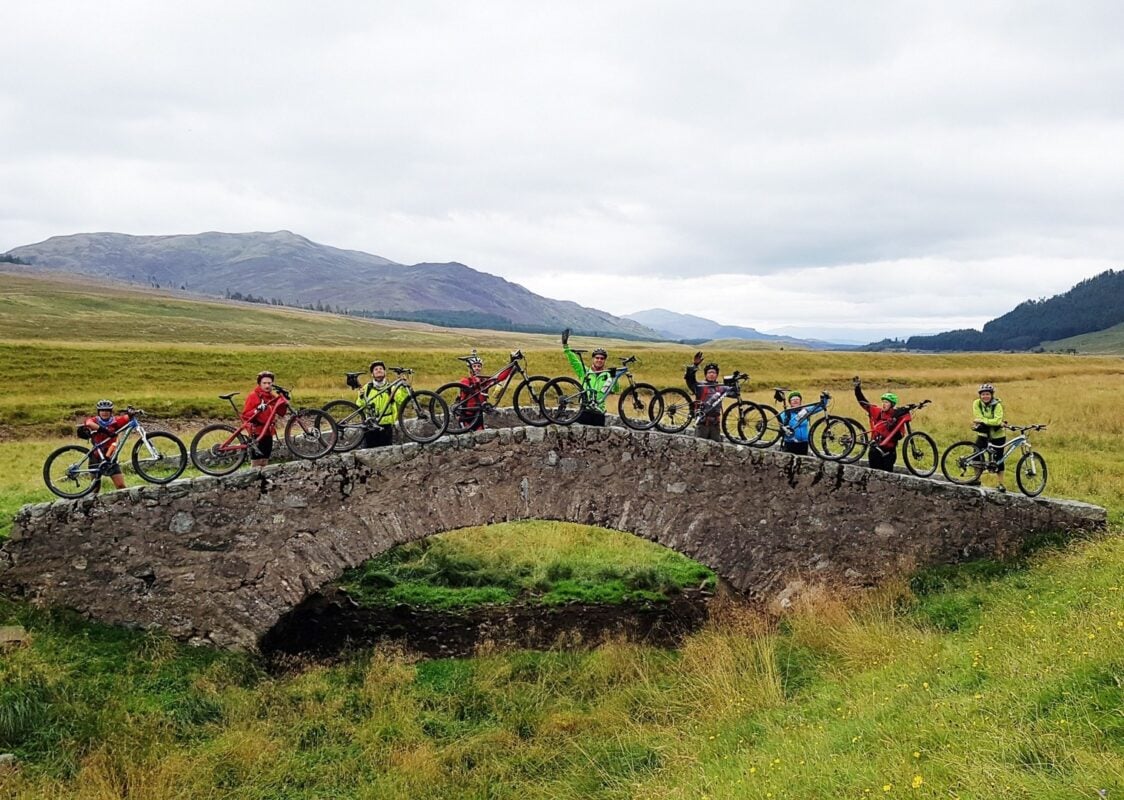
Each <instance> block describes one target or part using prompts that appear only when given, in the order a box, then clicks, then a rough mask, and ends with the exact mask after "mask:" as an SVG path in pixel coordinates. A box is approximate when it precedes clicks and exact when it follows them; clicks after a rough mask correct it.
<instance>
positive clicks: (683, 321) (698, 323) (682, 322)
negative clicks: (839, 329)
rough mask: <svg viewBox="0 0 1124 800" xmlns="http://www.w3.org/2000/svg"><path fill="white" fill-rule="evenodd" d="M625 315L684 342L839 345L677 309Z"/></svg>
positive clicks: (810, 346)
mask: <svg viewBox="0 0 1124 800" xmlns="http://www.w3.org/2000/svg"><path fill="white" fill-rule="evenodd" d="M624 318H625V319H630V320H632V321H634V322H638V323H640V324H641V325H645V326H647V327H649V328H651V329H652V330H654V331H657V332H658V333H660V334H662V335H664V336H666V337H667V338H668V339H674V340H680V341H697V342H709V341H712V340H716V339H742V340H747V341H758V342H769V343H771V344H775V345H786V344H787V345H792V346H794V347H809V348H815V349H831V348H834V347H836V346H837V345H834V344H832V343H830V342H821V341H817V340H814V339H797V338H794V337H792V336H776V335H774V334H771V333H762V332H761V331H759V330H757V329H756V328H743V327H741V326H739V325H722V324H721V323H718V322H715V321H714V320H712V319H706V318H705V317H696V316H695V315H694V314H679V313H677V312H675V311H668V310H667V309H666V308H649V309H647V310H645V311H637V312H635V313H633V314H625V315H624Z"/></svg>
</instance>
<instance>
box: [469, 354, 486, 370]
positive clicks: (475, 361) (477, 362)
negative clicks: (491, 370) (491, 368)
mask: <svg viewBox="0 0 1124 800" xmlns="http://www.w3.org/2000/svg"><path fill="white" fill-rule="evenodd" d="M465 363H466V364H468V365H469V366H470V367H482V366H484V362H483V360H482V359H480V358H479V357H478V356H477V355H476V354H475V353H474V354H473V355H470V356H469V357H468V358H466V359H465Z"/></svg>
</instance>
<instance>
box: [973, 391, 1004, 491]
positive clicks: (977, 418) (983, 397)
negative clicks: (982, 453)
mask: <svg viewBox="0 0 1124 800" xmlns="http://www.w3.org/2000/svg"><path fill="white" fill-rule="evenodd" d="M976 393H977V394H978V395H979V396H978V397H977V398H976V400H975V401H974V402H973V403H972V430H973V431H975V432H976V449H977V450H983V449H984V448H985V447H986V448H987V450H988V456H989V457H990V459H991V461H992V462H993V463H995V464H996V470H997V471H998V472H999V485H997V486H996V487H995V488H996V490H998V491H1000V492H1005V491H1007V487H1006V486H1004V485H1003V462H1001V461H999V459H1000V457H1002V455H1003V445H1005V444H1007V435H1006V434H1005V433H1004V432H1003V403H1002V402H1001V401H1000V400H999V398H998V397H996V396H995V387H994V386H992V385H991V384H990V383H983V384H980V388H979V389H978V390H977V392H976ZM968 485H969V486H979V485H980V476H979V475H977V476H976V478H975V480H973V481H972V482H971V483H969V484H968Z"/></svg>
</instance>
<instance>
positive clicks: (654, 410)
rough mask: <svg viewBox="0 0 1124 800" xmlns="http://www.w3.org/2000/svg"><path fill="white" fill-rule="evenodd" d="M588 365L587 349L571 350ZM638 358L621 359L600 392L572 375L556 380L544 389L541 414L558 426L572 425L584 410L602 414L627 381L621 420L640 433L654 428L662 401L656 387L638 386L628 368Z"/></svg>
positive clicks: (621, 408) (549, 382) (619, 405)
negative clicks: (619, 388)
mask: <svg viewBox="0 0 1124 800" xmlns="http://www.w3.org/2000/svg"><path fill="white" fill-rule="evenodd" d="M570 352H572V353H575V354H576V355H577V357H578V358H579V359H581V362H582V366H583V367H584V366H585V359H584V358H582V355H583V354H584V353H585V352H586V351H585V350H571V351H570ZM636 363H637V361H636V356H629V357H628V358H622V359H621V365H620V367H616V368H613V369H612V370H610V372H611V375H612V380H611V381H609V382H608V383H606V384H605V387H604V388H603V389H600V390H595V389H588V390H587V389H584V388H583V387H582V385H581V384H580V383H578V382H577V381H576V380H574V379H573V378H571V377H569V376H563V377H560V378H554V379H553V380H550V381H548V382H547V384H546V386H544V387H543V390H542V398H541V399H542V402H541V405H542V413H543V416H544V417H546V419H547V421H548V422H553V423H555V424H556V425H572V424H573V423H574V422H576V421H577V419H578V417H580V416H581V415H582V412H583V411H592V410H596V411H598V412H600V410H601V409H602V408H604V406H605V401H606V400H607V399H608V397H609V395H610V394H612V392H613V391H614V389H616V387H617V385H618V384H619V383H620V382H621V380H622V379H624V380H625V381H626V382H627V383H628V388H627V389H625V390H624V391H623V392H621V397H620V402H619V404H618V406H617V407H618V410H619V413H620V418H621V421H622V422H623V423H624V424H625V425H627V426H628V427H630V428H632V429H633V430H637V431H644V430H648V429H649V428H652V427H655V425H656V423H657V422H658V421H659V418H660V415H661V414H662V413H663V401H662V400H661V399H660V393H659V391H658V390H657V389H656V387H655V386H652V385H651V384H650V383H638V382H636V380H634V379H633V377H632V372H631V371H630V370H629V367H630V366H631V365H633V364H636Z"/></svg>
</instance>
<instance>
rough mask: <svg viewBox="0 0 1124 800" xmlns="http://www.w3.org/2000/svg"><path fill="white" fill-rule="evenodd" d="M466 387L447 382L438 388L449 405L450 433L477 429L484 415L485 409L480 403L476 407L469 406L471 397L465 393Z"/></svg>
mask: <svg viewBox="0 0 1124 800" xmlns="http://www.w3.org/2000/svg"><path fill="white" fill-rule="evenodd" d="M464 389H465V387H464V386H462V385H461V384H459V383H446V384H445V385H444V386H442V387H440V388H439V389H438V390H437V394H439V395H440V396H441V399H442V400H444V401H445V405H446V406H448V407H449V433H452V434H460V433H468V432H469V431H471V430H475V429H476V427H477V426H478V425H479V424H480V420H481V418H482V417H483V416H484V409H483V408H481V407H480V405H479V404H477V406H476V407H475V408H470V407H469V405H468V400H469V399H470V398H469V397H468V396H466V395H465V394H464Z"/></svg>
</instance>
